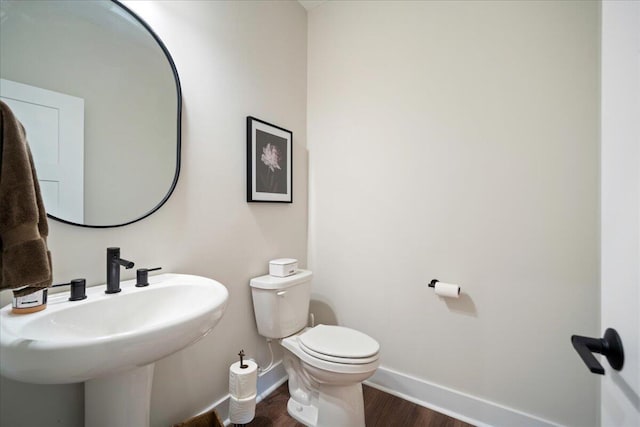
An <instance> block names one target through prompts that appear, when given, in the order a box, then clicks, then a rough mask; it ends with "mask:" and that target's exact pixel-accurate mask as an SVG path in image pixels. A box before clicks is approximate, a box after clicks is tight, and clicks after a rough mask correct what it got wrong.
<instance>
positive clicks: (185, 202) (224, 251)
mask: <svg viewBox="0 0 640 427" xmlns="http://www.w3.org/2000/svg"><path fill="white" fill-rule="evenodd" d="M127 4H128V5H129V6H130V7H132V8H134V9H135V10H136V11H137V12H138V13H139V14H140V16H141V17H142V18H143V19H145V20H146V21H147V22H148V23H149V24H150V25H151V26H152V27H153V28H154V30H155V31H156V33H157V34H158V35H159V36H160V38H161V39H163V40H164V42H165V43H166V45H167V48H168V49H169V51H170V52H171V54H172V56H173V58H174V60H175V62H176V65H177V68H178V72H179V74H180V78H181V81H182V85H183V96H184V111H183V113H184V117H183V149H182V154H183V160H182V171H181V176H180V179H179V181H178V186H177V188H176V191H175V193H174V195H173V196H172V197H171V198H170V199H169V201H168V202H167V204H166V205H165V206H163V207H162V209H160V210H159V211H158V212H156V213H155V214H154V215H152V216H150V217H149V218H147V219H145V220H143V221H141V222H139V223H136V224H133V225H130V226H126V227H122V228H115V229H107V230H91V229H82V228H78V227H71V226H67V225H65V224H61V223H57V222H53V221H52V222H50V227H51V235H50V240H49V242H50V249H51V251H52V253H53V263H54V278H55V281H56V282H61V281H67V280H69V279H72V278H76V277H86V278H87V280H88V283H90V284H98V283H104V281H105V271H104V257H105V256H106V255H105V248H106V247H108V246H120V247H121V248H122V256H123V257H125V258H127V259H131V260H133V261H135V262H136V266H137V267H138V266H139V267H145V266H146V267H152V266H162V267H163V268H164V270H165V271H169V272H184V273H192V274H199V275H203V276H207V277H212V278H214V279H217V280H219V281H220V282H222V283H223V284H225V285H226V286H227V288H228V289H229V292H230V299H229V306H228V308H227V312H226V314H225V316H224V318H223V319H222V321H221V322H220V323H219V324H218V326H217V327H216V329H215V330H214V331H213V332H212V333H211V334H210V335H208V336H207V337H206V338H205V339H204V340H202V341H201V342H199V343H197V344H196V345H194V346H193V347H191V348H189V349H187V350H185V351H182V352H179V353H177V354H175V355H173V356H170V357H168V358H166V359H163V360H161V361H159V362H158V363H157V365H156V371H155V378H154V386H153V392H152V402H151V412H152V425H153V426H167V425H172V424H173V423H175V422H178V421H182V420H184V419H186V418H187V417H189V416H191V415H193V414H195V413H196V412H198V411H199V410H201V409H204V408H205V407H207V406H208V405H210V404H211V403H213V402H214V401H216V400H218V399H220V398H222V397H223V396H224V395H225V394H226V393H227V390H228V367H229V365H230V364H231V363H232V362H233V361H234V359H235V358H236V354H237V353H238V351H239V350H240V349H241V348H244V349H245V351H246V352H247V354H249V355H251V356H254V357H256V356H257V357H258V359H259V360H261V361H266V360H267V351H266V347H265V346H264V344H263V340H262V339H260V338H259V337H258V335H257V332H256V328H255V323H254V316H253V308H252V304H251V296H250V292H249V285H248V283H249V279H250V278H251V277H255V276H257V275H261V274H264V273H265V272H266V271H267V261H268V260H269V259H272V258H276V257H284V256H286V257H295V258H298V259H299V260H300V262H301V265H302V266H305V265H306V258H307V256H306V251H307V154H306V149H305V142H306V30H307V27H306V12H305V10H304V9H303V8H302V7H301V6H300V5H299V4H298V3H297V2H201V1H162V2H152V3H149V2H137V1H136V2H129V3H127ZM247 115H254V116H256V117H259V118H261V119H264V120H266V121H270V122H273V123H275V124H277V125H280V126H282V127H285V128H287V129H290V130H292V131H293V137H294V168H293V170H294V185H293V188H294V194H293V199H294V203H293V204H292V205H288V204H247V203H246V202H245V195H246V189H245V158H246V157H245V150H246V148H245V147H246V139H245V117H246V116H247ZM134 274H135V272H134V271H131V270H123V272H122V277H123V278H124V279H127V278H132V277H133V275H134ZM8 302H10V301H9V293H8V292H3V293H2V303H3V304H6V303H8ZM97 315H99V314H97ZM82 411H83V403H82V386H81V385H67V386H37V385H28V384H20V383H17V382H13V381H10V380H6V379H4V378H2V379H0V425H3V426H5V425H6V426H12V427H19V426H30V427H33V426H45V425H47V426H48V425H53V424H56V425H63V426H80V425H82Z"/></svg>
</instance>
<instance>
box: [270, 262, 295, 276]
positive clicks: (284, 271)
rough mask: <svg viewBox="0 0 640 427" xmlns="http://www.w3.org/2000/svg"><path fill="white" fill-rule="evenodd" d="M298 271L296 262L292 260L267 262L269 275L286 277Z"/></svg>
mask: <svg viewBox="0 0 640 427" xmlns="http://www.w3.org/2000/svg"><path fill="white" fill-rule="evenodd" d="M296 271H298V260H297V259H293V258H278V259H273V260H271V261H269V275H270V276H275V277H287V276H291V275H292V274H295V272H296Z"/></svg>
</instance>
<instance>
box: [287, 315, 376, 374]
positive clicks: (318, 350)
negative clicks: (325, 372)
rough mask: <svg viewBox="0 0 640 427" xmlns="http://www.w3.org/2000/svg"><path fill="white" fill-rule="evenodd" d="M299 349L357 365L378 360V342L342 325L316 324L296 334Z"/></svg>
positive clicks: (334, 360) (326, 358)
mask: <svg viewBox="0 0 640 427" xmlns="http://www.w3.org/2000/svg"><path fill="white" fill-rule="evenodd" d="M298 343H299V345H300V349H302V351H304V352H305V353H307V354H309V355H310V356H313V357H316V358H318V359H320V360H326V361H328V362H333V363H344V364H349V365H359V364H367V363H371V362H375V361H376V360H378V352H379V351H380V344H378V342H377V341H376V340H374V339H373V338H371V337H369V336H368V335H366V334H363V333H362V332H360V331H356V330H354V329H350V328H345V327H343V326H329V325H318V326H316V327H314V328H311V329H307V330H306V331H305V332H303V333H302V334H300V335H299V336H298Z"/></svg>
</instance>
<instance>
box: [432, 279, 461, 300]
mask: <svg viewBox="0 0 640 427" xmlns="http://www.w3.org/2000/svg"><path fill="white" fill-rule="evenodd" d="M429 287H430V288H433V290H434V291H435V293H436V295H438V296H441V297H445V298H458V297H459V296H460V286H458V285H456V284H453V283H444V282H441V281H440V280H438V279H433V280H431V282H429Z"/></svg>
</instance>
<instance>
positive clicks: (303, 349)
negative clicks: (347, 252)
mask: <svg viewBox="0 0 640 427" xmlns="http://www.w3.org/2000/svg"><path fill="white" fill-rule="evenodd" d="M312 277H313V274H312V273H311V272H310V271H307V270H298V272H297V273H296V274H294V275H291V276H288V277H273V276H261V277H256V278H255V279H251V294H252V296H253V309H254V311H255V314H256V323H257V325H258V333H259V334H260V335H262V336H264V337H266V338H272V339H277V340H278V341H279V343H280V345H281V346H282V347H283V349H284V357H283V361H284V367H285V369H286V370H287V374H288V375H289V395H290V396H291V397H290V398H289V402H288V404H287V410H288V411H289V414H290V415H291V416H292V417H293V418H295V419H296V420H297V421H299V422H301V423H302V424H305V425H306V426H310V427H360V426H364V404H363V401H362V384H361V383H362V381H364V380H366V379H367V378H369V377H370V376H371V375H373V373H374V372H375V370H376V369H377V368H378V364H379V362H378V352H379V350H380V345H379V344H378V343H377V342H376V341H375V340H374V339H373V338H371V337H369V336H368V335H365V334H363V333H362V332H358V331H356V330H353V329H349V328H344V327H341V326H327V325H318V326H315V327H312V328H309V327H307V320H308V317H309V301H310V297H311V278H312Z"/></svg>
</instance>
